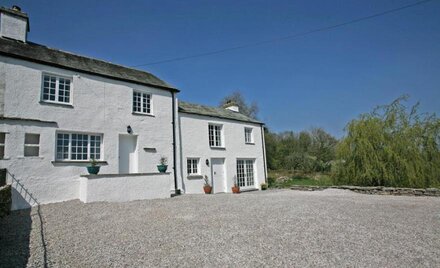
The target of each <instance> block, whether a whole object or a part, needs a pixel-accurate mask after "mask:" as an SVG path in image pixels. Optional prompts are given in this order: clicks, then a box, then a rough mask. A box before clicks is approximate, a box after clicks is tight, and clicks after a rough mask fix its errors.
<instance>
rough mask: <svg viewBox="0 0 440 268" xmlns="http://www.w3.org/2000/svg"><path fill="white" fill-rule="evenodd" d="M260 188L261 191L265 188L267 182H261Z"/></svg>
mask: <svg viewBox="0 0 440 268" xmlns="http://www.w3.org/2000/svg"><path fill="white" fill-rule="evenodd" d="M261 190H263V191H265V190H267V183H265V182H264V183H262V184H261Z"/></svg>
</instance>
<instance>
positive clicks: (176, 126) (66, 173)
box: [0, 7, 266, 209]
mask: <svg viewBox="0 0 440 268" xmlns="http://www.w3.org/2000/svg"><path fill="white" fill-rule="evenodd" d="M29 29H30V28H29V19H28V16H27V15H26V14H25V13H23V12H21V10H20V8H18V7H13V8H12V9H8V8H0V169H2V170H3V171H4V172H3V174H2V175H3V176H4V175H6V176H5V177H6V178H7V180H8V181H9V182H10V183H12V185H13V204H12V208H13V209H20V208H25V207H28V206H31V205H35V204H43V203H51V202H59V201H65V200H71V199H80V200H82V201H83V202H93V201H129V200H136V199H149V198H165V197H170V195H172V194H179V193H180V192H181V190H183V191H182V192H184V193H200V192H202V191H203V189H202V186H203V180H202V179H201V175H205V174H206V175H208V176H209V177H210V180H212V182H213V185H214V191H215V192H230V186H231V184H232V183H233V181H232V179H233V177H234V176H237V179H238V183H239V184H240V185H241V186H242V189H243V190H245V189H258V188H259V186H260V184H261V183H262V182H264V181H265V178H266V171H265V159H264V137H263V132H262V124H261V123H260V122H257V121H255V120H252V119H250V118H248V117H246V116H244V115H242V114H240V113H239V112H238V111H230V110H222V109H220V108H212V107H211V108H209V107H204V106H198V105H191V104H187V103H180V105H179V107H178V105H177V99H176V93H178V92H179V91H178V89H176V88H175V87H173V86H170V85H169V84H167V83H166V82H164V81H162V80H160V79H159V78H157V77H156V76H154V75H152V74H150V73H147V72H145V71H140V70H135V69H132V68H127V67H123V66H120V65H116V64H112V63H109V62H105V61H101V60H97V59H93V58H88V57H83V56H80V55H76V54H72V53H68V52H64V51H60V50H57V49H52V48H48V47H46V46H42V45H39V44H35V43H32V42H29V41H28V40H27V32H28V31H29ZM178 109H179V112H178ZM162 156H164V157H166V158H167V159H168V164H169V168H168V171H167V172H166V173H159V172H158V171H157V167H156V165H157V164H158V162H159V159H160V158H161V157H162ZM91 159H96V160H97V161H98V163H99V165H100V166H101V170H100V173H99V175H88V173H87V170H86V166H88V165H89V164H90V160H91ZM189 165H191V167H189ZM0 181H1V180H0Z"/></svg>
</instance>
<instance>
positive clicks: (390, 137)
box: [335, 96, 440, 187]
mask: <svg viewBox="0 0 440 268" xmlns="http://www.w3.org/2000/svg"><path fill="white" fill-rule="evenodd" d="M406 100H407V97H406V96H404V97H400V98H398V99H397V100H395V101H394V102H392V103H391V104H389V105H385V106H379V107H377V108H376V109H374V111H373V112H371V113H367V114H362V115H361V116H359V118H358V119H355V120H352V121H351V122H349V123H348V125H347V126H346V129H345V130H346V132H347V134H346V137H345V138H343V139H342V141H341V142H340V144H339V146H338V148H337V158H338V165H337V167H336V170H335V181H336V182H337V183H344V184H355V185H384V186H397V187H399V186H400V187H429V186H438V185H440V147H439V144H440V120H439V119H438V118H437V117H436V116H435V115H427V114H421V113H419V112H418V106H419V105H418V104H417V105H415V106H413V107H412V108H411V109H408V108H407V107H406V106H405V105H404V104H403V102H404V101H406Z"/></svg>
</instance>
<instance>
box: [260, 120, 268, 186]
mask: <svg viewBox="0 0 440 268" xmlns="http://www.w3.org/2000/svg"><path fill="white" fill-rule="evenodd" d="M261 143H262V146H263V162H264V181H265V183H268V182H267V167H266V165H267V164H266V141H265V140H264V125H261Z"/></svg>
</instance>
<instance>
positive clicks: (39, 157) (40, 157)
mask: <svg viewBox="0 0 440 268" xmlns="http://www.w3.org/2000/svg"><path fill="white" fill-rule="evenodd" d="M17 159H44V157H43V156H23V155H20V156H17Z"/></svg>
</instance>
